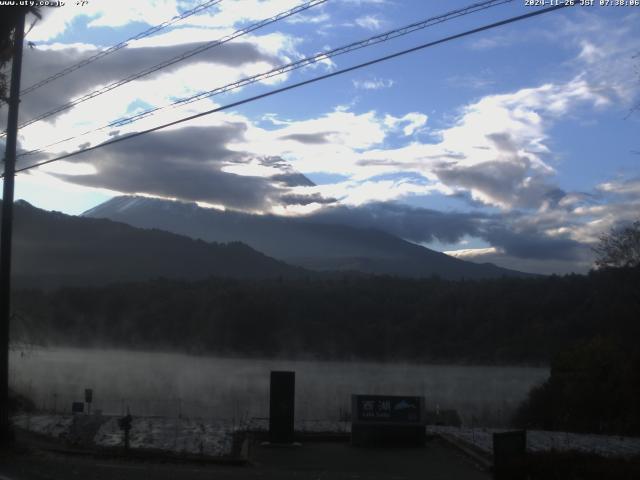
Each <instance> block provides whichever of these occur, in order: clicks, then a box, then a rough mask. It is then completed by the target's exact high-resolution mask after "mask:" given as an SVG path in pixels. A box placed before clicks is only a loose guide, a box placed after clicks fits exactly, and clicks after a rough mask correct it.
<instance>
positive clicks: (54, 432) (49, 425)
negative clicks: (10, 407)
mask: <svg viewBox="0 0 640 480" xmlns="http://www.w3.org/2000/svg"><path fill="white" fill-rule="evenodd" d="M12 421H13V424H14V425H15V426H16V427H20V428H22V429H24V430H28V431H30V432H35V433H40V434H42V435H47V436H50V437H55V438H59V437H60V436H63V435H65V434H68V433H69V430H70V428H71V424H72V423H73V417H70V416H68V415H16V416H14V417H13V418H12Z"/></svg>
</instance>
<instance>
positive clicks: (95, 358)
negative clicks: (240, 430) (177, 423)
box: [10, 348, 549, 425]
mask: <svg viewBox="0 0 640 480" xmlns="http://www.w3.org/2000/svg"><path fill="white" fill-rule="evenodd" d="M10 360H11V371H10V375H11V384H12V387H13V388H15V389H16V390H18V391H19V392H21V393H24V394H26V395H28V396H29V397H31V398H32V399H33V400H34V401H35V402H36V405H37V407H38V408H43V409H46V410H52V411H53V410H56V411H57V412H58V413H62V412H65V413H68V412H70V409H71V403H72V402H73V401H83V400H84V389H85V388H92V389H93V391H94V394H93V397H94V400H93V402H94V403H93V409H94V411H95V410H96V409H99V410H102V411H103V412H104V413H105V414H117V415H120V414H122V413H123V412H124V411H125V410H126V408H127V407H129V408H130V410H131V413H132V415H141V416H150V415H161V416H170V417H175V416H178V415H182V416H186V417H201V418H211V419H213V418H217V419H242V418H251V417H259V418H264V417H268V415H269V372H270V371H271V370H292V371H295V372H296V418H297V419H300V420H339V419H340V417H341V415H342V414H344V413H345V412H348V411H349V410H350V396H351V394H352V393H359V394H386V395H424V396H425V399H426V405H427V409H429V410H435V409H436V406H438V407H439V408H440V409H441V410H446V409H456V410H457V411H458V412H459V414H460V416H461V417H462V420H463V422H464V423H465V424H471V423H475V424H477V425H500V424H503V423H504V422H505V420H506V419H508V417H509V416H510V415H511V414H512V413H513V411H514V409H515V408H516V407H517V405H518V404H519V402H520V401H522V400H523V399H524V398H525V397H526V395H527V393H528V391H529V389H530V388H531V387H532V386H534V385H537V384H540V383H542V382H543V381H544V380H546V378H547V377H548V375H549V371H548V369H547V368H531V367H500V366H499V367H493V366H492V367H486V366H456V365H450V366H447V365H412V364H399V363H393V364H391V363H387V364H382V363H373V362H327V361H300V360H295V361H288V360H256V359H238V358H219V357H207V356H202V357H200V356H189V355H182V354H175V353H146V352H133V351H125V350H90V349H72V348H64V349H40V348H38V349H33V350H27V351H13V352H11V359H10Z"/></svg>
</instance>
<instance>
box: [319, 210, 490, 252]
mask: <svg viewBox="0 0 640 480" xmlns="http://www.w3.org/2000/svg"><path fill="white" fill-rule="evenodd" d="M307 218H309V219H311V220H313V221H317V222H323V223H339V224H345V225H351V226H354V227H359V228H377V229H379V230H382V231H385V232H388V233H391V234H393V235H397V236H399V237H400V238H404V239H406V240H410V241H413V242H416V243H430V242H433V241H436V240H437V241H441V242H448V243H455V242H458V241H460V240H461V239H462V238H463V237H464V236H465V235H476V234H477V233H478V228H479V220H480V219H482V218H484V215H482V214H477V213H476V214H465V213H451V212H449V213H445V212H439V211H437V210H430V209H426V208H416V207H410V206H407V205H402V204H398V203H382V202H375V203H369V204H366V205H362V206H359V207H347V206H344V205H340V206H333V207H327V208H324V209H322V210H318V211H317V212H315V213H313V214H311V215H309V216H308V217H307Z"/></svg>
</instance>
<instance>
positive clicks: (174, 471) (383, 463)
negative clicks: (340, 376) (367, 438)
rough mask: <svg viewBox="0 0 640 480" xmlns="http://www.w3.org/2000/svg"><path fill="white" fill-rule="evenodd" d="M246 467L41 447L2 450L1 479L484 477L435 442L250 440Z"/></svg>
mask: <svg viewBox="0 0 640 480" xmlns="http://www.w3.org/2000/svg"><path fill="white" fill-rule="evenodd" d="M250 458H251V464H250V465H245V466H225V465H202V464H193V463H191V464H178V463H158V462H132V461H125V460H105V459H99V458H93V457H86V456H70V455H61V454H53V453H50V452H44V451H31V452H29V453H22V454H20V453H0V480H63V479H64V480H67V479H83V480H88V479H91V480H93V479H95V480H103V479H144V480H176V479H193V480H199V479H209V480H210V479H220V480H238V479H264V480H271V479H273V480H289V479H296V480H355V479H366V480H410V479H411V480H412V479H418V478H419V479H425V478H428V479H429V480H440V479H442V480H444V479H447V480H449V479H455V480H487V479H489V478H490V476H489V475H488V474H486V473H484V472H482V471H480V470H479V469H478V468H477V467H476V466H475V465H474V464H473V463H471V462H470V461H469V459H468V458H467V457H466V456H464V455H463V454H461V453H459V452H458V451H457V450H454V449H452V448H451V447H448V446H446V445H445V444H444V443H442V442H441V441H439V440H433V441H430V442H429V443H428V444H427V446H426V447H424V448H413V449H384V450H383V449H360V448H354V447H351V446H350V445H349V444H347V443H335V442H334V443H305V444H304V445H302V446H301V447H293V448H266V447H262V446H260V445H259V444H254V445H252V447H251V450H250Z"/></svg>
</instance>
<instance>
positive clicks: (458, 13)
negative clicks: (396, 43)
mask: <svg viewBox="0 0 640 480" xmlns="http://www.w3.org/2000/svg"><path fill="white" fill-rule="evenodd" d="M510 2H513V0H489V1H484V2H480V3H475V4H472V5H469V6H467V7H464V8H460V9H457V10H452V11H449V12H447V13H444V14H441V15H438V16H435V17H430V18H428V19H426V20H421V21H419V22H414V23H412V24H409V25H405V26H403V27H399V28H396V29H393V30H389V31H387V32H385V33H381V34H378V35H374V36H372V37H369V38H366V39H364V40H360V41H357V42H352V43H350V44H347V45H344V46H341V47H338V48H334V49H333V50H329V51H326V52H321V53H318V54H316V55H312V56H310V57H305V58H302V59H300V60H297V61H295V62H291V63H288V64H285V65H280V66H278V67H276V68H273V69H271V70H268V71H266V72H262V73H259V74H256V75H253V76H250V77H245V78H242V79H240V80H238V81H236V82H232V83H229V84H227V85H224V86H222V87H217V88H215V89H212V90H208V91H205V92H200V93H197V94H195V95H192V96H190V97H185V98H181V99H178V100H175V101H173V102H172V103H170V104H168V105H164V106H162V107H154V108H150V109H148V110H145V111H143V112H140V113H137V114H135V115H131V116H129V117H125V118H121V119H118V120H115V121H113V122H110V123H108V124H106V125H103V126H102V127H98V128H95V129H93V130H88V131H86V132H83V133H81V134H78V135H75V136H72V137H68V138H65V139H62V140H58V141H56V142H54V143H50V144H48V145H45V146H43V147H40V148H38V149H35V150H31V151H28V152H25V153H22V154H20V155H19V156H25V155H32V154H34V153H38V152H41V151H43V150H45V149H47V148H49V147H53V146H55V145H59V144H61V143H66V142H68V141H71V140H75V139H77V138H79V137H83V136H85V135H89V134H91V133H95V132H98V131H101V130H105V129H107V128H112V127H121V126H124V125H127V124H130V123H133V122H136V121H138V120H142V119H143V118H147V117H149V116H152V115H154V114H156V113H157V112H158V111H160V110H163V109H165V108H168V107H177V106H182V105H187V104H189V103H193V102H196V101H199V100H202V99H204V98H208V97H213V96H215V95H220V94H223V93H226V92H229V91H232V90H236V89H238V88H241V87H244V86H247V85H250V84H253V83H257V82H259V81H261V80H266V79H269V78H272V77H275V76H278V75H282V74H285V73H288V72H291V71H293V70H297V69H300V68H303V67H306V66H309V65H311V64H314V63H317V62H319V61H322V60H325V59H329V58H333V57H336V56H338V55H342V54H345V53H349V52H352V51H355V50H359V49H361V48H365V47H369V46H371V45H376V44H378V43H382V42H386V41H389V40H392V39H394V38H397V37H400V36H404V35H408V34H410V33H412V32H415V31H417V30H421V29H424V28H427V27H431V26H433V25H437V24H439V23H443V22H446V21H449V20H453V19H455V18H458V17H462V16H465V15H469V14H471V13H475V12H478V11H482V10H486V9H488V8H493V7H496V6H499V5H502V4H505V3H510Z"/></svg>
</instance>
